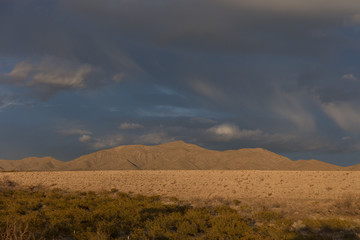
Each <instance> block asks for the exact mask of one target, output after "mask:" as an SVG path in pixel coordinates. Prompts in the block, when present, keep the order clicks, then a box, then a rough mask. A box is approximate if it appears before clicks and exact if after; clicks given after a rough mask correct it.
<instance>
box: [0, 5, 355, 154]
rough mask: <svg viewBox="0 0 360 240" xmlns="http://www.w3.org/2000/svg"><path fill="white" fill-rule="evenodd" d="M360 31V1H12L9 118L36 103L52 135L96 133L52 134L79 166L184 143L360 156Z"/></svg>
mask: <svg viewBox="0 0 360 240" xmlns="http://www.w3.org/2000/svg"><path fill="white" fill-rule="evenodd" d="M359 24H360V2H359V1H358V0H344V1H337V0H336V1H335V0H316V1H310V0H305V1H297V0H296V1H295V0H274V1H267V0H241V1H235V0H224V1H220V0H194V1H190V0H183V1H178V0H154V1H146V0H131V1H130V0H103V1H98V0H63V1H56V0H50V1H45V0H17V1H10V0H0V71H1V73H0V84H1V85H0V86H1V87H4V89H7V88H11V90H12V93H11V94H9V93H6V90H3V91H1V89H0V96H7V97H0V111H1V109H5V108H6V109H8V106H10V105H9V104H21V106H25V104H24V103H26V102H28V103H30V102H34V101H37V100H36V99H33V98H32V96H35V97H36V98H38V99H40V100H42V101H44V102H45V103H46V104H48V105H49V106H53V107H42V106H40V104H39V106H37V107H36V108H34V109H35V110H34V112H35V113H36V114H38V115H39V116H42V117H44V116H43V115H42V114H45V115H46V120H47V124H48V126H49V127H48V128H47V131H48V132H51V125H52V124H51V123H53V122H56V121H57V119H58V118H64V119H69V120H70V122H71V120H74V122H77V123H78V122H80V123H84V124H79V125H77V124H74V126H72V125H71V124H69V125H67V126H66V127H64V128H61V129H60V130H59V129H57V128H56V127H54V128H55V129H53V133H54V136H52V137H49V136H48V135H49V133H47V134H45V135H46V137H47V139H48V140H47V142H51V141H52V140H54V142H56V141H58V142H61V141H66V139H69V141H71V144H68V145H69V146H68V147H69V148H68V150H69V152H70V153H68V155H66V157H67V158H68V157H69V156H70V155H71V151H73V152H76V153H77V154H78V153H79V152H81V151H83V152H84V153H85V152H87V151H89V149H99V148H104V147H111V146H116V145H119V144H133V143H136V144H137V143H144V144H157V143H162V142H166V141H171V140H176V139H178V140H186V141H188V142H192V143H196V144H201V145H202V146H204V147H212V148H214V149H228V148H239V147H266V148H269V149H270V150H273V151H277V152H295V151H300V152H307V151H318V152H345V151H359V149H360V148H359V147H358V146H359V145H360V144H359V143H360V138H359V137H358V136H357V135H358V133H360V128H359V127H358V126H357V125H358V124H357V123H358V120H360V108H359V107H358V106H359V105H360V99H359V97H358V96H359V95H358V94H357V92H358V89H359V87H360V85H359V82H360V81H359V80H358V79H359V76H360V74H359V72H358V71H357V69H359V67H360V66H358V65H359V62H360V57H359V50H360V49H359V39H360V38H359V33H358V31H357V30H356V29H357V28H358V26H359ZM9 86H10V87H9ZM4 91H5V93H4ZM12 94H17V96H19V97H18V98H16V99H12V98H10V97H9V96H10V95H12ZM45 103H43V104H45ZM13 106H14V105H13ZM35 113H34V114H35ZM12 114H13V115H11V116H13V118H14V119H15V118H17V119H25V118H26V115H24V113H22V112H21V109H15V110H14V112H12ZM0 120H1V119H0ZM7 121H8V122H3V124H2V125H3V126H1V125H0V127H4V126H5V127H6V126H8V125H9V122H11V121H10V120H7ZM29 121H33V122H35V121H36V117H35V116H34V118H33V119H31V120H29ZM44 121H45V120H44ZM6 124H7V125H6ZM34 124H35V123H31V122H29V123H27V124H23V125H26V126H33V125H34ZM19 125H21V124H19ZM35 125H36V124H35ZM36 126H37V125H36ZM79 126H80V127H79ZM119 126H122V127H119ZM135 126H142V127H138V128H135ZM132 128H133V129H132ZM130 129H131V130H130ZM24 131H26V130H24ZM45 135H44V136H45ZM0 138H1V136H0ZM38 138H39V139H40V137H38ZM44 139H45V138H44ZM49 139H52V140H49ZM1 140H4V139H1ZM55 140H56V141H55ZM13 142H16V141H15V140H14V141H13ZM24 142H25V140H24ZM74 146H77V148H78V149H77V150H71V148H73V147H74ZM79 149H82V150H79ZM0 150H1V149H0ZM61 152H64V151H61ZM59 155H61V154H60V153H59ZM0 157H1V156H0Z"/></svg>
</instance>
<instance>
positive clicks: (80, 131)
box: [58, 128, 92, 136]
mask: <svg viewBox="0 0 360 240" xmlns="http://www.w3.org/2000/svg"><path fill="white" fill-rule="evenodd" d="M58 133H59V134H60V135H62V136H72V135H91V134H92V132H91V131H88V130H84V129H79V128H69V129H62V130H59V131H58Z"/></svg>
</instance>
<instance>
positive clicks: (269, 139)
mask: <svg viewBox="0 0 360 240" xmlns="http://www.w3.org/2000/svg"><path fill="white" fill-rule="evenodd" d="M206 133H207V134H210V136H211V138H212V139H213V140H215V141H219V142H229V141H236V140H248V141H255V142H256V144H258V145H259V146H262V145H268V144H273V143H277V144H279V143H284V142H287V141H290V140H294V139H295V138H294V136H291V135H285V134H279V133H275V134H271V133H265V132H263V131H262V130H260V129H239V127H238V126H236V125H234V124H231V123H223V124H220V125H216V126H214V127H211V128H209V129H207V130H206Z"/></svg>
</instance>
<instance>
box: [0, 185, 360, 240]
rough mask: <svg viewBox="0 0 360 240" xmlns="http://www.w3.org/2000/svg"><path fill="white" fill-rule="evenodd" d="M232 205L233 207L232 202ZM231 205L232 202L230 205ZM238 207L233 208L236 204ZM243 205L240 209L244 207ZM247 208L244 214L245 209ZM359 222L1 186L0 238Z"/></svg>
mask: <svg viewBox="0 0 360 240" xmlns="http://www.w3.org/2000/svg"><path fill="white" fill-rule="evenodd" d="M234 206H236V207H234ZM232 207H233V208H232ZM234 208H236V209H234ZM242 210H243V211H242ZM245 212H247V214H244V213H245ZM359 233H360V225H359V223H358V222H355V221H350V220H345V219H339V218H325V219H302V220H298V219H296V220H295V219H291V218H290V217H286V218H285V217H284V216H283V215H281V214H280V213H277V212H274V211H271V210H268V209H266V208H264V209H262V210H260V211H257V210H256V211H252V210H251V207H249V206H246V205H244V206H241V205H240V203H239V202H238V201H234V203H232V204H230V205H219V206H205V207H192V206H190V205H186V204H183V203H181V202H179V201H177V199H175V198H173V199H172V203H170V204H169V203H168V204H164V203H163V202H162V201H160V198H159V197H157V196H153V197H145V196H141V195H132V194H125V193H120V192H117V190H116V189H113V190H112V191H110V192H103V193H95V192H76V193H75V192H72V193H71V192H65V191H62V190H60V189H53V190H43V189H42V190H41V189H20V188H16V187H7V188H3V189H1V190H0V239H4V240H7V239H99V240H100V239H359Z"/></svg>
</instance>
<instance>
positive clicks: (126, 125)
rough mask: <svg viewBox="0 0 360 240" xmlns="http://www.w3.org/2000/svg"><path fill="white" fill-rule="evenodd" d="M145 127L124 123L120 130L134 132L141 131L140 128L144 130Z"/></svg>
mask: <svg viewBox="0 0 360 240" xmlns="http://www.w3.org/2000/svg"><path fill="white" fill-rule="evenodd" d="M143 127H144V126H143V125H141V124H138V123H128V122H125V123H122V124H120V127H119V129H121V130H134V129H139V128H143Z"/></svg>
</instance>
